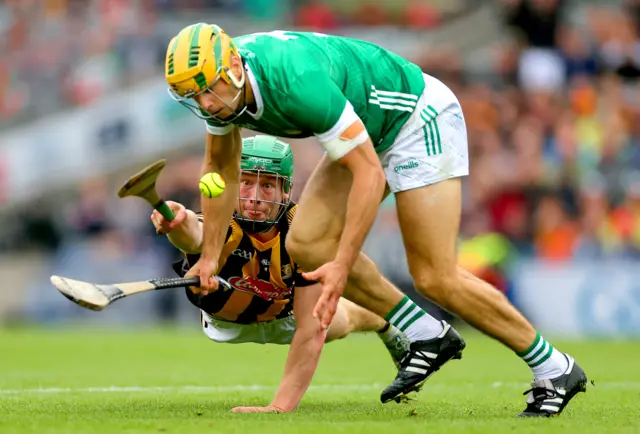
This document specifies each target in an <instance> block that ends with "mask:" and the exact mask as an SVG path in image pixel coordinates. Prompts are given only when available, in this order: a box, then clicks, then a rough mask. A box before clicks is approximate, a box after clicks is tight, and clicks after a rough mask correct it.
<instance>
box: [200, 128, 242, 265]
mask: <svg viewBox="0 0 640 434" xmlns="http://www.w3.org/2000/svg"><path fill="white" fill-rule="evenodd" d="M241 151H242V140H241V137H240V132H239V130H238V129H237V128H236V129H234V130H233V131H232V132H231V133H229V134H227V135H226V136H222V137H219V136H208V138H207V153H206V156H205V162H204V165H203V168H202V172H203V175H204V174H205V173H209V172H217V173H219V174H220V175H221V176H222V178H223V179H224V180H225V183H226V188H225V189H224V192H223V193H222V194H221V195H220V196H217V197H214V198H207V197H205V196H202V214H203V216H204V227H203V238H202V256H203V257H206V258H210V259H212V258H218V256H220V252H221V251H222V245H223V243H224V238H225V235H226V233H227V229H228V227H229V220H230V219H231V217H232V215H233V209H234V207H235V204H236V201H237V200H238V189H239V183H240V153H241Z"/></svg>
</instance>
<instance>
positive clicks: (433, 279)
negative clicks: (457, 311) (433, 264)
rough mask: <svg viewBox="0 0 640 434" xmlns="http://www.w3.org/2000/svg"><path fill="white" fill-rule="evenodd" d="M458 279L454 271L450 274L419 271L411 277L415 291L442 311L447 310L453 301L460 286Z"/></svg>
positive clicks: (436, 271)
mask: <svg viewBox="0 0 640 434" xmlns="http://www.w3.org/2000/svg"><path fill="white" fill-rule="evenodd" d="M459 277H460V276H459V275H458V273H457V272H456V271H455V270H452V271H451V272H443V271H442V270H439V271H438V270H430V271H429V272H424V271H421V272H420V273H416V274H415V275H414V276H413V278H414V285H415V287H416V291H418V292H419V293H420V294H422V295H423V296H424V297H426V298H428V299H429V300H431V301H433V302H434V303H436V304H437V305H439V306H440V307H442V308H444V309H448V308H449V307H450V305H451V303H452V301H453V300H455V297H456V292H457V291H458V287H459V284H460V279H459Z"/></svg>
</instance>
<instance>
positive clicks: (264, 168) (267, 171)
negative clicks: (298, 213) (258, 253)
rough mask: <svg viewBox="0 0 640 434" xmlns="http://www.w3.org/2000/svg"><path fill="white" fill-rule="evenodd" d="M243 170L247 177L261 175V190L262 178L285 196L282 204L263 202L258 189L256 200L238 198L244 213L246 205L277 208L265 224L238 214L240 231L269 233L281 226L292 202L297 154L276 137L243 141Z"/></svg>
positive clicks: (265, 220) (258, 182)
mask: <svg viewBox="0 0 640 434" xmlns="http://www.w3.org/2000/svg"><path fill="white" fill-rule="evenodd" d="M240 167H241V169H242V172H243V173H252V174H255V175H257V180H256V182H257V185H258V186H260V185H261V184H260V182H261V181H260V177H261V176H269V177H270V178H273V179H274V180H275V183H276V187H278V188H279V189H280V190H281V192H282V200H280V201H277V200H273V201H270V200H263V199H260V198H259V196H258V194H259V190H260V189H259V188H256V189H255V191H256V193H255V197H238V207H237V209H239V210H242V209H243V207H242V205H243V201H255V202H263V203H265V202H266V203H269V204H271V205H272V206H273V208H272V210H273V211H272V212H270V213H269V215H268V216H267V217H266V218H265V219H262V220H257V219H253V218H249V217H246V216H244V215H243V214H242V213H241V212H238V211H236V213H235V220H236V221H237V222H238V224H239V225H240V227H241V228H242V229H243V230H245V231H247V232H251V233H261V232H266V231H268V230H269V229H271V228H272V227H273V226H274V225H275V224H277V223H278V222H279V221H280V219H281V218H282V216H283V215H284V214H285V212H286V210H287V207H288V206H289V203H290V202H291V199H290V197H291V188H292V180H291V179H292V176H293V153H292V152H291V147H290V146H289V144H287V143H285V142H283V141H280V140H278V139H276V138H275V137H272V136H254V137H250V138H247V139H243V140H242V159H241V163H240Z"/></svg>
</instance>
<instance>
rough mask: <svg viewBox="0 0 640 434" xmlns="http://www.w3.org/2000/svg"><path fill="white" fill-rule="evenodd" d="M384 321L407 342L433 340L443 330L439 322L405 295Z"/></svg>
mask: <svg viewBox="0 0 640 434" xmlns="http://www.w3.org/2000/svg"><path fill="white" fill-rule="evenodd" d="M384 319H385V320H387V321H389V322H390V323H391V324H392V325H394V326H396V327H397V328H398V329H400V331H401V332H403V333H404V334H405V335H406V336H407V339H409V342H414V341H426V340H429V339H433V338H435V337H437V336H438V335H439V334H440V333H442V330H444V326H443V325H442V323H441V322H440V321H438V320H437V319H435V318H434V317H432V316H431V315H429V314H428V313H426V312H425V311H424V310H422V309H421V308H420V306H418V305H417V304H415V303H414V302H413V301H411V299H410V298H409V297H407V296H406V295H405V296H404V298H403V299H402V300H400V303H398V304H397V305H396V306H395V307H394V308H393V309H391V312H389V313H388V314H387V316H386V317H385V318H384Z"/></svg>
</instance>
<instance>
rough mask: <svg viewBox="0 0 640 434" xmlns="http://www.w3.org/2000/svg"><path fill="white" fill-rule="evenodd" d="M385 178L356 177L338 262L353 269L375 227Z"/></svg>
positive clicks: (348, 206) (350, 196) (352, 187)
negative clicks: (373, 226) (372, 227)
mask: <svg viewBox="0 0 640 434" xmlns="http://www.w3.org/2000/svg"><path fill="white" fill-rule="evenodd" d="M384 184H385V180H384V176H373V177H368V176H354V178H353V183H352V185H351V191H350V192H349V198H348V201H347V216H346V221H345V228H344V231H343V233H342V237H341V238H340V244H339V247H338V254H337V256H336V260H337V261H339V262H342V263H344V264H346V265H347V266H348V268H351V267H352V266H353V264H354V262H355V261H356V259H357V257H358V254H359V252H360V250H361V249H362V245H363V244H364V240H365V239H366V237H367V234H368V233H369V230H370V229H371V226H372V225H373V221H374V220H375V218H376V213H377V210H378V207H379V205H380V201H381V200H382V195H383V192H384Z"/></svg>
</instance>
